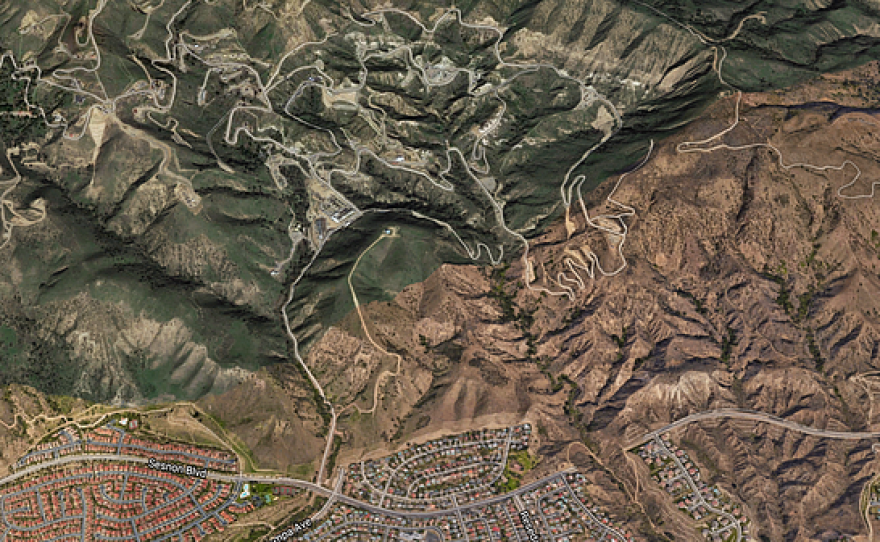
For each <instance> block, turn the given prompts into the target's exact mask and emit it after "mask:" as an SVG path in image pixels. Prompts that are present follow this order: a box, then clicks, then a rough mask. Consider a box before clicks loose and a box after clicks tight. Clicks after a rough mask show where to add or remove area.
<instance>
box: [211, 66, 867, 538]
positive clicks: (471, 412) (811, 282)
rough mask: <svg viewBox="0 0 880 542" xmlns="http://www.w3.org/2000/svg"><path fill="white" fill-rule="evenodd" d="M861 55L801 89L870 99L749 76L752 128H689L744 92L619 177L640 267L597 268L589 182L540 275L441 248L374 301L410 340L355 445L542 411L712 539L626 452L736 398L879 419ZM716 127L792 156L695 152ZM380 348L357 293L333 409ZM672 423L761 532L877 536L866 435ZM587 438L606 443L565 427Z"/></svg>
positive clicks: (551, 442)
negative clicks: (849, 70) (849, 68)
mask: <svg viewBox="0 0 880 542" xmlns="http://www.w3.org/2000/svg"><path fill="white" fill-rule="evenodd" d="M872 70H873V71H872ZM871 74H875V75H871ZM868 76H871V77H875V76H876V70H874V69H873V68H872V67H870V66H869V67H868V68H865V69H863V70H861V71H858V72H854V73H853V74H843V75H836V76H829V77H825V78H823V79H821V80H820V81H818V82H817V83H816V85H817V86H818V87H820V88H821V91H820V90H816V91H812V90H810V88H809V87H799V88H797V89H795V91H796V92H797V93H799V95H800V96H803V97H807V98H808V101H814V100H817V99H819V98H821V97H823V96H837V97H838V98H840V101H841V102H844V103H846V104H847V107H848V108H859V107H863V109H846V108H838V107H836V106H834V105H833V104H825V105H817V106H789V105H782V104H785V103H788V102H786V94H784V93H783V94H778V93H772V94H750V95H747V96H745V97H744V99H743V103H742V109H741V111H740V114H741V116H740V122H739V124H738V125H737V126H736V128H734V129H733V130H731V131H730V132H729V133H727V134H726V135H724V136H723V137H720V138H717V139H715V140H712V141H711V142H708V143H705V144H702V145H699V146H698V145H685V146H682V147H681V148H680V149H679V147H678V146H679V145H680V144H682V143H685V142H690V141H699V140H703V139H706V138H710V137H712V136H713V135H715V134H717V133H718V132H720V131H721V130H723V129H725V128H726V127H728V126H729V125H730V124H731V123H732V122H733V120H734V114H735V113H734V108H735V105H736V100H737V97H736V96H735V95H731V96H729V97H728V98H726V99H724V100H722V101H721V102H719V103H718V104H717V106H715V107H713V108H712V109H711V110H710V111H708V112H707V113H706V115H704V117H703V118H702V119H701V120H700V121H698V122H696V123H694V124H693V125H692V126H690V127H688V128H687V129H686V130H684V131H682V132H681V133H679V134H677V135H676V136H674V137H673V138H671V139H669V140H667V141H664V142H662V143H660V144H658V145H657V146H656V148H655V149H654V152H653V155H652V156H651V158H650V159H649V160H648V162H647V163H646V164H645V166H644V167H642V168H641V169H639V170H638V171H635V172H633V173H632V174H630V175H628V176H627V177H626V178H625V179H624V181H623V183H622V184H621V186H620V188H619V189H618V190H617V192H616V193H615V194H614V199H615V200H617V201H619V202H622V203H624V204H626V205H629V206H631V207H632V208H634V210H635V216H634V217H632V218H627V219H625V220H626V224H627V226H628V228H629V230H628V234H627V236H626V238H625V244H624V245H623V249H622V254H623V258H625V261H626V263H627V266H626V268H625V269H623V270H622V271H621V272H620V273H619V274H617V275H616V276H608V277H603V276H602V275H601V273H598V272H597V273H596V276H597V278H591V277H590V276H589V273H588V272H587V271H586V269H591V268H592V269H593V270H594V271H595V270H596V268H595V267H591V265H590V261H591V260H590V256H589V254H593V255H594V257H595V261H597V262H598V263H599V264H600V265H601V267H602V269H604V270H605V271H606V272H610V271H613V270H615V269H617V268H619V267H620V266H621V265H622V264H623V261H624V260H623V259H621V257H620V256H619V254H618V252H617V247H618V246H619V244H620V243H621V241H622V240H623V238H622V235H621V232H622V230H621V229H620V228H619V226H616V224H617V222H616V221H613V220H605V221H604V222H602V221H600V220H598V219H594V220H592V221H591V223H592V225H590V223H589V222H588V221H587V220H585V218H584V215H583V213H582V212H577V206H576V205H575V206H573V207H572V213H571V215H570V222H569V229H567V228H566V225H565V224H564V223H563V222H560V223H558V224H557V225H556V226H554V227H552V228H551V229H550V230H548V231H547V232H546V233H545V234H543V235H542V236H541V237H539V238H538V239H536V240H534V242H533V243H532V246H531V249H530V252H529V255H528V261H529V262H531V263H530V265H531V268H532V270H531V276H530V277H528V276H527V274H526V273H525V271H524V268H523V265H522V262H520V261H517V262H515V263H513V264H512V265H511V266H510V268H509V269H506V270H504V271H503V272H502V270H501V269H496V270H495V271H485V270H481V269H479V268H477V267H474V266H453V265H446V266H443V267H442V268H441V269H439V270H438V271H437V272H436V273H434V274H433V275H432V276H431V277H430V278H429V279H428V280H427V281H425V282H424V283H420V284H414V285H412V286H409V287H407V288H406V289H405V290H404V291H403V292H401V293H400V294H399V295H398V296H397V297H396V299H395V300H394V301H393V302H382V303H379V302H377V303H371V304H368V305H365V306H363V307H362V309H363V313H364V318H365V321H366V322H367V325H368V326H369V331H370V335H371V337H372V338H373V339H374V340H375V341H376V342H377V343H378V344H381V345H382V347H383V348H384V349H385V350H387V351H388V352H395V353H399V354H401V355H402V356H403V358H404V360H405V362H404V364H403V366H402V368H401V369H402V370H401V374H400V375H398V376H396V377H393V378H386V379H384V380H383V381H382V384H381V387H380V390H379V393H378V397H379V404H378V406H377V409H376V411H375V413H373V414H360V413H358V412H357V410H358V408H355V407H354V406H351V407H350V408H348V409H345V410H343V414H342V415H341V417H340V424H339V426H338V428H337V429H338V430H339V431H340V434H341V435H342V438H343V445H342V447H341V452H340V457H341V458H342V459H343V462H345V461H349V460H353V459H357V458H359V457H361V456H363V455H364V454H368V453H370V450H376V449H378V448H384V447H385V446H386V444H385V442H386V441H387V440H388V439H391V440H392V442H396V441H407V440H409V439H412V438H419V436H420V435H426V434H433V433H436V432H437V431H438V428H445V427H452V426H453V425H454V426H455V427H456V428H461V427H463V426H467V425H468V421H469V420H471V421H472V426H473V427H477V426H480V425H481V424H482V423H483V422H482V421H481V420H489V419H491V420H497V421H503V422H504V423H510V421H515V420H526V419H527V420H530V421H532V422H533V423H536V424H537V426H538V428H539V429H538V432H539V435H540V439H541V442H542V446H541V449H540V453H541V454H542V455H543V456H545V457H547V458H549V459H550V461H549V462H548V463H545V464H552V463H553V461H554V460H553V458H560V459H559V460H561V458H563V457H565V454H573V456H574V457H572V458H570V460H571V461H573V462H575V463H582V464H583V465H584V466H588V467H589V468H590V472H594V471H595V473H605V474H602V475H601V476H600V475H599V474H595V476H596V477H597V481H596V484H597V488H603V490H606V491H608V495H609V498H608V499H607V502H605V503H603V505H606V506H608V509H609V512H611V513H612V515H614V516H616V517H620V518H628V519H629V520H630V521H631V522H632V524H633V525H636V526H638V527H637V528H638V529H639V530H640V531H641V532H642V534H643V535H646V536H649V537H657V538H658V539H662V538H664V537H665V538H667V539H672V538H673V537H674V539H675V540H698V539H700V538H701V537H700V535H699V533H697V532H696V531H695V530H694V528H693V526H692V525H691V523H690V520H689V519H688V518H687V517H686V516H685V515H684V514H682V513H681V512H678V511H677V510H675V509H674V507H673V506H672V502H671V499H670V498H669V497H668V496H666V495H665V494H664V493H663V492H662V491H660V490H659V488H658V487H657V486H656V484H655V483H654V482H653V481H652V480H651V479H650V477H649V476H648V472H647V469H646V468H644V467H643V466H642V465H641V464H637V462H633V461H632V458H631V456H630V455H629V454H627V453H626V452H625V451H624V449H625V447H626V446H628V445H630V444H631V443H632V442H633V440H634V439H637V438H638V437H639V436H640V435H642V434H644V433H646V432H648V431H650V430H652V429H656V428H658V427H661V426H663V425H664V424H665V423H668V422H670V421H673V420H675V419H678V418H681V417H683V416H685V415H687V414H691V413H695V412H701V411H706V410H712V409H718V408H731V407H738V408H748V409H754V410H758V411H762V412H766V413H768V414H772V415H775V416H779V417H781V418H785V419H788V420H791V421H795V422H798V423H800V424H802V425H807V426H812V427H819V428H828V429H836V430H842V431H870V430H877V429H880V426H878V423H877V422H878V420H877V418H876V416H877V413H875V412H874V401H875V399H874V395H873V393H874V390H875V385H876V382H875V381H874V379H875V378H876V376H875V375H876V374H878V373H877V370H878V361H877V357H878V351H880V348H878V327H877V326H878V317H880V296H878V295H877V290H878V286H880V281H878V275H877V269H876V268H877V263H878V261H880V256H878V254H880V234H878V233H877V232H878V231H880V216H878V215H877V212H876V205H877V203H876V201H875V200H874V199H873V198H870V197H861V196H869V195H870V194H871V180H872V179H878V178H880V176H878V173H880V171H878V169H880V167H878V166H877V164H878V163H880V162H878V161H877V156H878V153H880V139H878V138H877V137H876V135H875V132H876V123H877V122H878V119H877V113H876V112H872V111H869V110H865V109H864V106H865V105H866V102H865V101H864V100H862V101H861V102H860V101H859V96H858V91H857V90H854V87H853V86H852V85H849V84H848V81H850V80H852V77H858V78H864V77H868ZM722 143H724V144H727V145H729V146H731V147H739V146H743V145H752V144H755V143H770V144H772V145H773V146H774V148H775V149H778V151H779V152H781V153H782V162H781V163H780V158H779V153H778V152H777V151H776V150H774V148H771V147H768V146H752V147H749V148H742V149H739V148H737V149H725V148H719V149H716V150H713V151H711V152H679V150H691V149H695V148H701V149H703V148H709V147H712V146H715V145H719V144H722ZM845 160H851V161H852V163H853V164H855V165H856V166H857V167H858V168H859V169H860V170H861V176H860V177H859V179H858V180H857V181H856V182H855V183H851V181H852V180H853V177H854V175H855V173H856V169H855V168H854V167H852V166H845V167H843V168H842V169H839V170H838V169H830V168H829V169H826V170H824V171H819V170H817V169H816V168H809V167H791V165H792V164H795V163H800V162H803V163H808V164H811V165H813V166H819V167H821V166H835V167H838V166H840V165H841V164H842V163H843V162H844V161H845ZM849 183H851V184H849ZM612 187H613V181H612V182H610V183H609V186H608V187H607V188H605V190H601V189H600V190H599V191H596V192H594V193H592V194H590V199H589V201H587V202H586V208H587V210H588V211H589V213H590V216H591V217H595V216H596V215H597V214H603V213H606V212H607V210H608V209H613V208H614V205H613V204H608V203H606V202H604V198H605V197H606V196H607V195H608V194H609V192H610V190H611V188H612ZM609 205H611V206H610V207H609ZM596 225H599V226H604V228H605V231H602V230H600V229H597V228H596V227H595V226H596ZM572 226H573V227H572ZM614 228H618V229H614ZM527 279H532V280H531V281H530V283H531V284H530V286H532V288H534V290H533V289H530V288H526V284H525V283H526V281H527ZM538 288H546V289H547V290H548V291H549V293H547V292H545V293H544V294H541V293H539V290H538ZM569 292H570V294H571V295H553V294H555V293H558V294H565V293H569ZM384 358H387V356H382V355H381V353H379V352H377V351H376V349H375V348H374V347H373V346H372V345H371V344H370V343H369V341H368V340H367V339H366V336H365V334H364V333H363V330H362V328H361V324H360V320H359V319H358V318H357V316H356V315H355V314H354V313H352V314H351V315H349V317H347V318H346V319H345V320H343V321H342V322H340V323H339V324H338V325H337V326H335V327H334V328H333V329H332V330H331V331H330V332H328V333H327V334H326V335H325V336H324V338H323V339H322V340H320V341H319V342H318V343H317V344H316V345H315V346H314V347H313V348H312V349H311V350H310V352H309V354H308V356H307V357H306V361H307V363H309V365H310V366H311V367H314V368H315V370H316V375H317V376H318V378H319V380H320V381H321V382H322V385H325V386H327V389H328V390H334V392H333V393H334V394H335V395H334V400H335V401H336V402H337V404H338V405H339V407H340V410H342V409H344V408H345V407H346V406H347V405H356V406H357V407H359V408H360V409H362V410H366V409H369V408H370V406H371V402H372V397H373V386H375V382H376V376H377V374H378V373H379V372H380V371H382V370H386V369H388V368H389V367H390V366H391V362H392V361H393V360H391V359H390V358H388V359H384ZM221 397H223V396H221ZM569 401H571V403H570V404H569ZM674 436H675V438H676V439H678V440H679V441H680V442H682V446H683V447H685V448H686V449H691V450H692V451H693V452H694V453H695V454H696V458H697V462H698V463H699V464H700V466H701V468H702V469H703V470H704V472H705V473H706V474H707V475H708V476H709V478H710V479H711V481H712V482H713V483H717V484H718V485H719V487H721V488H722V489H723V490H724V491H725V492H727V493H729V494H730V495H732V496H733V497H734V498H735V499H736V500H737V501H738V502H741V503H744V504H745V506H746V510H747V515H748V516H749V517H750V518H751V519H752V520H753V522H754V526H755V529H754V530H753V531H752V535H753V536H755V537H756V538H759V539H765V540H811V539H828V537H833V536H840V535H850V536H855V537H859V538H861V539H862V540H866V539H867V538H866V537H867V527H866V524H865V522H864V519H863V518H862V517H861V514H860V508H859V499H860V495H861V492H862V490H863V487H864V485H865V484H866V483H867V482H868V481H869V480H870V479H871V478H873V476H874V474H875V473H876V471H877V468H878V466H880V465H878V464H877V460H876V459H875V455H874V453H873V452H872V451H871V442H870V441H858V440H854V441H834V440H829V439H825V438H819V437H813V436H808V435H803V434H800V433H798V432H795V431H792V430H788V429H783V428H779V427H775V426H772V427H771V426H768V425H766V424H762V423H756V422H749V421H741V420H740V421H734V420H727V421H715V420H711V421H702V422H697V423H694V424H691V425H689V426H686V427H685V428H682V429H679V430H676V431H675V432H674ZM582 438H584V439H586V442H587V443H588V445H589V448H587V447H584V446H580V445H575V446H578V447H577V448H572V449H569V448H568V445H569V444H570V443H573V442H576V441H579V440H581V439H582ZM590 449H591V450H592V454H588V451H589V450H590ZM566 460H568V458H566ZM605 469H607V470H605ZM618 484H620V485H619V486H618ZM620 488H622V490H621V489H620Z"/></svg>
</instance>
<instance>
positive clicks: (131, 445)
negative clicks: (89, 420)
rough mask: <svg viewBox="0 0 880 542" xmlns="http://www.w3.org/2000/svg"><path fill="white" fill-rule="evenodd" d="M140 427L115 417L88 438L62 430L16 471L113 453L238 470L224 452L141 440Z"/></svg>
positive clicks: (25, 458)
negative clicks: (69, 457)
mask: <svg viewBox="0 0 880 542" xmlns="http://www.w3.org/2000/svg"><path fill="white" fill-rule="evenodd" d="M138 427H139V426H138V422H137V420H134V419H129V418H127V417H115V418H114V419H113V420H111V421H110V422H109V423H107V424H106V425H102V426H100V427H97V428H95V429H92V430H90V431H88V432H86V433H85V434H80V431H79V430H77V429H76V428H75V427H67V428H63V429H60V430H59V431H58V432H57V433H55V434H54V435H53V436H52V437H50V438H49V439H46V441H45V442H42V443H40V444H39V445H37V446H36V447H35V448H34V449H33V450H32V451H30V452H28V453H27V454H25V455H24V456H23V457H21V459H19V460H18V461H16V462H15V465H14V468H16V469H21V468H24V467H27V466H30V465H34V464H37V463H41V462H43V461H48V460H51V459H57V458H59V457H63V456H66V455H80V454H83V453H96V454H106V453H113V454H120V455H131V456H137V457H152V458H155V459H157V460H162V461H181V462H185V463H192V464H197V465H200V466H202V467H204V468H209V469H212V470H219V471H226V472H235V471H237V470H238V460H237V459H236V457H235V455H233V454H231V453H229V452H227V451H225V450H215V449H210V448H206V447H200V448H199V449H198V450H196V449H195V448H194V447H193V446H191V445H187V444H183V443H177V442H166V443H161V442H155V441H152V440H149V439H147V438H145V437H143V436H139V435H138V434H137V431H138Z"/></svg>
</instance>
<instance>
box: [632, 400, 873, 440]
mask: <svg viewBox="0 0 880 542" xmlns="http://www.w3.org/2000/svg"><path fill="white" fill-rule="evenodd" d="M723 418H732V419H739V420H752V421H756V422H763V423H770V424H773V425H778V426H780V427H784V428H786V429H791V430H792V431H799V432H801V433H806V434H808V435H814V436H817V437H825V438H835V439H844V440H865V439H880V431H873V432H871V431H834V430H831V429H817V428H815V427H810V426H807V425H801V424H799V423H796V422H793V421H789V420H786V419H784V418H779V417H777V416H772V415H770V414H765V413H763V412H758V411H756V410H747V409H738V408H724V409H718V410H709V411H706V412H698V413H696V414H691V415H689V416H685V417H684V418H681V419H680V420H676V421H674V422H672V423H670V424H668V425H665V426H663V427H661V428H660V429H656V430H654V431H651V432H650V433H647V434H646V435H643V436H642V437H641V438H639V439H638V440H637V441H635V442H634V443H632V444H631V445H630V446H629V447H630V448H631V447H634V446H638V445H640V444H644V443H645V442H648V441H649V440H651V439H653V438H654V437H656V436H659V435H662V434H663V433H665V432H666V431H669V430H672V429H675V428H677V427H681V426H683V425H687V424H689V423H693V422H697V421H700V420H717V419H723Z"/></svg>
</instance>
